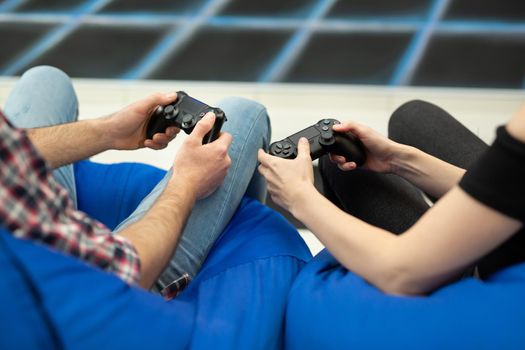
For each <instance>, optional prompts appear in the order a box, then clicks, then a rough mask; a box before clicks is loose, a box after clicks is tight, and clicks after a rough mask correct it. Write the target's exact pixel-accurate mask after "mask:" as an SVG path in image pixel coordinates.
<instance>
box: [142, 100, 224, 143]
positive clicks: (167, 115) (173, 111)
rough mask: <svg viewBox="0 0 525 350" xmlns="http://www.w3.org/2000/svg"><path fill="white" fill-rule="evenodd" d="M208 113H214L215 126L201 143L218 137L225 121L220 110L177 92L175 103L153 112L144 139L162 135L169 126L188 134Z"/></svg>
mask: <svg viewBox="0 0 525 350" xmlns="http://www.w3.org/2000/svg"><path fill="white" fill-rule="evenodd" d="M208 112H213V113H215V124H214V125H213V127H212V128H211V130H210V132H209V133H207V134H206V135H205V136H204V138H203V139H202V143H203V144H206V143H210V142H213V141H215V140H216V139H217V138H218V137H219V133H220V132H221V127H222V124H223V123H224V122H225V121H226V120H227V119H226V115H224V112H223V111H222V110H221V109H220V108H214V107H210V106H208V105H207V104H205V103H202V102H201V101H199V100H196V99H194V98H193V97H191V96H189V95H188V94H187V93H185V92H184V91H177V101H175V102H173V103H172V104H169V105H166V106H159V107H157V109H156V110H155V111H154V112H153V115H152V116H151V118H150V120H149V123H148V126H147V128H146V137H147V138H148V139H151V138H153V135H155V134H156V133H159V132H161V133H163V132H165V131H166V129H167V128H168V127H170V126H175V127H177V128H179V129H182V130H184V132H186V134H190V133H191V132H192V131H193V128H194V127H195V124H197V122H198V121H199V120H201V119H202V118H203V117H204V115H205V114H206V113H208Z"/></svg>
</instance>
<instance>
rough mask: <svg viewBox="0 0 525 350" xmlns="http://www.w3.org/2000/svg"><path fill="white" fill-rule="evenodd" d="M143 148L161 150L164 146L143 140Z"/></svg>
mask: <svg viewBox="0 0 525 350" xmlns="http://www.w3.org/2000/svg"><path fill="white" fill-rule="evenodd" d="M144 147H147V148H151V149H154V150H159V149H163V148H164V147H166V146H165V145H164V146H162V145H159V144H157V143H155V142H153V140H145V141H144Z"/></svg>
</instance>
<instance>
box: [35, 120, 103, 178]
mask: <svg viewBox="0 0 525 350" xmlns="http://www.w3.org/2000/svg"><path fill="white" fill-rule="evenodd" d="M105 123H106V120H105V119H103V118H100V119H93V120H84V121H78V122H74V123H68V124H60V125H55V126H50V127H43V128H35V129H28V130H27V135H28V136H29V138H30V139H31V142H33V144H34V145H35V146H36V148H37V149H38V151H39V152H40V154H42V156H43V157H44V158H45V160H46V161H47V163H48V164H49V165H50V166H51V167H52V168H59V167H61V166H63V165H67V164H71V163H74V162H77V161H79V160H82V159H86V158H89V157H91V156H93V155H95V154H98V153H101V152H104V151H106V150H109V149H111V140H110V139H109V137H108V136H107V128H106V127H105V126H104V124H105Z"/></svg>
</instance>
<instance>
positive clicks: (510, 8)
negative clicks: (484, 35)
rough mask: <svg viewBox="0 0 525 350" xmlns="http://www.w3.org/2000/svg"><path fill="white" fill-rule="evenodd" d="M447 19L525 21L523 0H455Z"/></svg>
mask: <svg viewBox="0 0 525 350" xmlns="http://www.w3.org/2000/svg"><path fill="white" fill-rule="evenodd" d="M445 19H446V20H448V19H452V20H507V21H525V1H523V0H498V1H494V0H476V1H474V2H473V1H472V0H454V1H452V2H451V4H450V5H449V7H448V9H447V13H446V15H445Z"/></svg>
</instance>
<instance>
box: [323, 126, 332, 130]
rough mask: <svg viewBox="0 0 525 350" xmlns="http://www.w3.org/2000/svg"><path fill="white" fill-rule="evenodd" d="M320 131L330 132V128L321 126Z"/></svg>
mask: <svg viewBox="0 0 525 350" xmlns="http://www.w3.org/2000/svg"><path fill="white" fill-rule="evenodd" d="M321 129H323V131H328V130H330V128H329V127H327V126H323V127H322V128H321Z"/></svg>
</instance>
